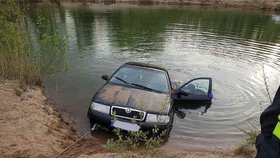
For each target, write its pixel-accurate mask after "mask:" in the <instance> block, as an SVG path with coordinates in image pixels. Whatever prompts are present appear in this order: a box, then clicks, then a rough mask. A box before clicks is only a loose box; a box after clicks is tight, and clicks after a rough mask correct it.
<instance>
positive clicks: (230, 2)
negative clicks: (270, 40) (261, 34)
mask: <svg viewBox="0 0 280 158" xmlns="http://www.w3.org/2000/svg"><path fill="white" fill-rule="evenodd" d="M31 1H32V0H31ZM34 2H52V3H61V2H80V3H105V4H113V3H127V4H142V5H153V4H154V5H180V6H192V5H193V6H208V7H230V8H245V9H262V10H270V11H280V1H279V0H34Z"/></svg>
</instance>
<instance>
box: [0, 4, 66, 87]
mask: <svg viewBox="0 0 280 158" xmlns="http://www.w3.org/2000/svg"><path fill="white" fill-rule="evenodd" d="M28 9H29V8H28V6H26V5H25V4H24V3H20V2H18V1H8V2H7V3H2V4H1V6H0V76H2V77H4V78H8V79H18V80H19V81H21V82H22V83H27V84H32V85H39V86H42V83H43V77H44V75H50V74H52V73H54V72H55V71H56V70H57V68H59V67H61V66H60V65H61V63H60V61H61V59H62V58H63V56H64V54H65V50H66V42H65V39H64V37H62V36H60V35H59V34H57V33H56V31H55V30H53V29H52V30H51V29H50V27H49V25H47V24H48V22H47V21H46V20H45V19H43V18H42V19H39V20H38V22H37V24H38V25H37V26H36V27H37V28H36V30H37V31H38V32H39V33H37V34H35V35H34V34H32V33H31V32H30V30H29V28H28V27H29V26H28V19H27V16H26V10H28ZM38 14H41V13H40V12H39V11H38Z"/></svg>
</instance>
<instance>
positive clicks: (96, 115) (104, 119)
mask: <svg viewBox="0 0 280 158" xmlns="http://www.w3.org/2000/svg"><path fill="white" fill-rule="evenodd" d="M88 118H89V120H90V121H91V122H94V123H98V124H101V125H103V126H106V127H109V128H113V127H112V126H111V125H112V121H113V118H112V117H111V116H110V115H109V114H104V113H101V112H98V111H95V110H92V109H89V111H88ZM117 120H119V121H123V122H129V123H131V121H130V120H126V119H121V118H117ZM137 124H138V125H139V126H140V129H141V130H144V131H145V130H151V129H153V128H155V127H156V128H158V129H159V130H160V131H163V130H165V129H167V128H168V127H169V126H170V125H171V122H169V123H167V124H165V123H148V122H138V123H137Z"/></svg>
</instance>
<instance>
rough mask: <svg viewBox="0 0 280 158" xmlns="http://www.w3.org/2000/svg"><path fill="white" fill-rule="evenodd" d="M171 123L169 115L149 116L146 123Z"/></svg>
mask: <svg viewBox="0 0 280 158" xmlns="http://www.w3.org/2000/svg"><path fill="white" fill-rule="evenodd" d="M169 121H170V118H169V116H167V115H156V114H147V118H146V122H151V123H168V122H169Z"/></svg>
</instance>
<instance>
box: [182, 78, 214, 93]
mask: <svg viewBox="0 0 280 158" xmlns="http://www.w3.org/2000/svg"><path fill="white" fill-rule="evenodd" d="M181 90H183V91H184V92H187V93H189V94H191V95H207V93H208V90H209V80H208V79H199V80H194V81H192V82H190V83H188V84H186V85H185V86H184V87H182V89H181Z"/></svg>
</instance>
